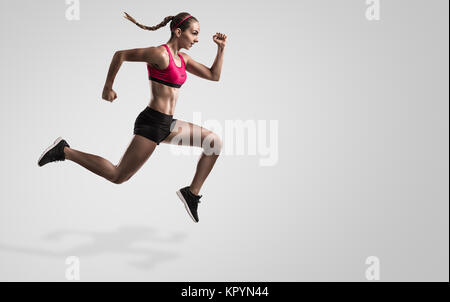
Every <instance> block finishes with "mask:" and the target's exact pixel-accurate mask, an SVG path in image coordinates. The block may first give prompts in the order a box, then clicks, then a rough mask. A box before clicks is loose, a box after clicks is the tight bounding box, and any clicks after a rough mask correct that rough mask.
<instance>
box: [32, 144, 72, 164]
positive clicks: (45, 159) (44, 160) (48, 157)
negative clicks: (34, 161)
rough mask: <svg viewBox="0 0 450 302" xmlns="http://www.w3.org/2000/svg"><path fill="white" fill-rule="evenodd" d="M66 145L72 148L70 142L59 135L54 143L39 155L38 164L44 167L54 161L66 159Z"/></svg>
mask: <svg viewBox="0 0 450 302" xmlns="http://www.w3.org/2000/svg"><path fill="white" fill-rule="evenodd" d="M64 147H69V148H70V146H69V144H68V143H67V142H66V141H65V140H64V139H63V138H62V137H58V138H57V139H56V140H55V142H54V143H53V144H52V145H50V146H49V147H48V148H47V149H45V151H44V152H43V153H42V155H41V157H39V160H38V166H39V167H42V166H43V165H45V164H48V163H51V162H54V161H64V160H65V159H66V157H65V155H64Z"/></svg>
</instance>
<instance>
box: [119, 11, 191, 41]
mask: <svg viewBox="0 0 450 302" xmlns="http://www.w3.org/2000/svg"><path fill="white" fill-rule="evenodd" d="M124 14H125V16H124V18H125V19H128V20H130V21H131V22H133V23H134V24H136V25H137V26H139V27H140V28H142V29H145V30H157V29H159V28H161V27H163V26H166V25H167V23H169V22H170V21H172V22H171V23H170V30H171V32H172V36H173V34H174V30H175V28H173V27H174V26H176V25H177V24H178V23H180V22H181V21H182V20H183V19H184V18H186V17H187V16H189V15H190V14H189V13H187V12H182V13H179V14H178V15H176V16H167V17H165V18H164V20H163V21H162V22H161V23H159V24H158V25H155V26H147V25H143V24H140V23H138V22H137V21H136V19H134V18H133V17H131V16H130V15H129V14H127V13H126V12H124ZM194 22H198V20H197V19H196V18H195V17H194V16H191V17H189V18H187V19H186V20H184V21H183V22H181V23H180V24H179V25H178V26H177V27H176V28H180V29H181V31H182V32H183V31H185V30H186V29H187V28H189V26H190V25H191V24H192V23H194Z"/></svg>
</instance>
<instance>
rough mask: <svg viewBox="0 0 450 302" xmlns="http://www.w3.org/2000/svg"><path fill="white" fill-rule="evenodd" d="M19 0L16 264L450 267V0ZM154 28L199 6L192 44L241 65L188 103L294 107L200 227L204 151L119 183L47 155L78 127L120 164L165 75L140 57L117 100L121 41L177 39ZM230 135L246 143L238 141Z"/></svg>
mask: <svg viewBox="0 0 450 302" xmlns="http://www.w3.org/2000/svg"><path fill="white" fill-rule="evenodd" d="M80 3H81V7H80V8H81V15H80V17H81V20H79V21H67V20H66V19H65V10H66V4H65V1H63V0H59V1H31V0H21V1H1V4H0V8H1V11H2V12H3V14H2V18H1V19H0V22H1V41H2V47H1V56H0V58H1V59H0V60H1V66H2V68H1V69H0V75H1V86H2V89H1V90H0V96H1V108H0V109H1V110H0V115H1V118H0V123H1V127H0V131H1V137H2V141H3V143H2V149H1V155H2V156H1V158H0V165H1V167H2V168H1V176H0V177H1V186H2V189H1V191H0V198H1V202H0V280H2V281H13V280H14V281H33V280H38V281H64V280H65V269H66V265H65V259H66V257H68V256H72V255H73V256H78V257H79V258H80V261H81V280H82V281H94V280H95V281H100V280H103V281H133V280H139V281H366V278H365V270H366V268H367V265H366V264H365V260H366V258H367V257H369V256H377V257H378V258H379V259H380V264H381V271H380V276H381V281H448V280H449V277H448V276H449V275H448V272H449V271H448V267H449V257H448V256H449V245H448V242H449V216H448V215H449V208H448V206H449V204H448V197H449V196H448V181H449V179H448V175H449V174H448V154H449V153H448V151H449V149H448V146H449V145H448V121H449V120H448V109H449V108H448V80H449V79H448V1H446V0H433V1H425V0H421V1H410V0H408V1H406V0H404V1H399V0H396V1H381V20H380V21H372V22H370V21H368V20H367V19H366V18H365V10H366V4H365V1H363V0H358V1H357V0H341V1H334V0H327V1H325V0H322V1H317V0H308V1H287V0H279V1H227V2H226V3H225V2H224V1H189V4H187V2H186V1H178V0H174V1H130V0H128V1H106V0H103V1H99V0H95V1H85V0H81V1H80ZM123 11H127V12H128V13H130V14H131V15H132V16H133V17H135V18H136V19H137V20H138V21H140V22H141V23H143V24H146V25H150V26H151V25H156V24H158V23H159V22H161V21H162V20H163V18H164V17H166V16H168V15H175V14H176V13H178V12H182V11H188V12H190V13H192V14H193V15H194V16H196V17H197V18H198V19H199V21H200V24H201V32H200V37H199V41H200V43H198V44H197V45H196V46H195V47H193V48H192V49H191V50H189V52H188V53H189V54H190V55H191V56H192V57H193V58H195V60H197V61H199V62H201V63H203V64H205V65H207V66H211V64H212V63H213V61H214V58H215V54H216V45H215V44H214V43H213V41H212V36H213V35H214V34H215V33H216V32H223V33H225V34H227V35H228V44H227V48H226V51H225V58H224V65H223V69H222V76H221V80H220V81H219V82H210V81H205V80H203V79H200V78H198V77H195V76H194V75H192V74H188V80H187V82H186V84H185V85H184V86H183V88H182V89H181V91H180V97H179V100H178V104H177V108H176V111H175V117H176V118H179V119H184V120H187V121H192V113H193V112H194V111H199V112H201V113H202V118H203V119H204V120H206V119H215V120H218V121H220V122H221V123H222V124H223V123H224V121H225V120H238V119H241V120H271V119H274V120H279V136H278V147H279V160H278V163H277V164H276V165H275V166H271V167H262V166H260V165H259V159H260V156H255V155H252V156H250V155H244V156H242V155H241V156H237V155H228V156H227V155H224V156H222V157H220V158H219V159H218V161H217V164H216V166H215V167H214V169H213V171H212V172H211V174H210V176H209V178H208V179H207V180H206V182H205V185H204V186H203V188H202V191H201V194H203V196H204V197H203V198H202V199H203V200H204V201H203V203H202V204H200V209H199V215H200V223H199V224H194V223H193V222H192V221H191V219H190V218H189V217H188V216H187V214H186V212H185V209H184V207H183V206H182V204H181V203H180V201H179V200H178V199H177V197H176V195H175V191H176V190H177V189H179V188H180V187H182V186H184V185H188V184H189V183H190V181H191V179H192V177H193V175H194V170H195V166H196V163H197V160H198V155H190V156H174V155H173V154H171V152H170V146H169V145H160V146H159V147H158V148H157V149H156V151H155V152H154V153H153V155H152V157H151V158H150V159H149V160H148V162H147V163H146V164H145V165H144V167H143V168H142V169H141V170H139V171H138V172H137V174H136V175H135V176H134V177H133V178H131V179H130V180H129V181H128V182H126V183H124V184H121V185H116V184H113V183H110V182H108V181H106V180H105V179H103V178H101V177H99V176H97V175H95V174H92V173H91V172H89V171H88V170H85V169H84V168H82V167H80V166H78V165H77V164H75V163H73V162H69V161H66V162H60V163H54V164H49V165H47V166H45V167H43V168H38V166H37V164H36V161H37V159H38V157H39V155H40V154H41V152H42V151H43V150H44V149H45V148H46V147H47V146H48V145H49V144H50V143H52V142H53V140H54V139H55V138H56V137H58V136H63V137H64V138H66V139H67V140H68V142H69V143H70V144H71V146H72V147H74V148H76V149H78V150H81V151H85V152H89V153H93V154H97V155H101V156H103V157H105V158H107V159H109V160H110V161H111V162H113V163H117V162H118V161H119V160H120V158H121V156H122V154H123V152H124V151H125V149H126V147H127V146H128V143H129V142H130V140H131V138H132V128H133V123H134V120H135V118H136V116H137V114H138V113H139V112H140V111H141V110H142V109H143V108H144V107H145V106H146V105H147V103H148V100H149V97H150V90H149V84H148V79H147V71H146V66H145V64H144V63H130V62H125V63H124V64H123V65H122V68H121V69H120V71H119V73H118V75H117V78H116V81H115V83H114V89H115V90H116V92H117V94H118V99H117V100H116V101H115V102H114V103H112V104H111V103H109V102H106V101H103V100H101V92H102V88H103V84H104V81H105V78H106V73H107V71H108V67H109V64H110V61H111V58H112V55H113V53H114V51H116V50H120V49H130V48H135V47H147V46H152V45H153V46H155V45H160V44H162V43H165V42H167V41H168V38H169V29H168V27H165V28H162V29H160V30H158V31H156V32H149V31H145V30H142V29H140V28H138V27H136V26H135V25H133V24H132V23H131V22H129V21H127V20H125V19H123V18H122V16H121V15H122V12H123ZM224 144H226V142H224Z"/></svg>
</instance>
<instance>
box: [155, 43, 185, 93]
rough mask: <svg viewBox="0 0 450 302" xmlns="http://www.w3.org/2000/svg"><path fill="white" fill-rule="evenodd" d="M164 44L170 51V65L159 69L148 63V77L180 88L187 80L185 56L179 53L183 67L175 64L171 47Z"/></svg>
mask: <svg viewBox="0 0 450 302" xmlns="http://www.w3.org/2000/svg"><path fill="white" fill-rule="evenodd" d="M163 46H164V47H165V48H166V49H167V52H168V53H169V66H167V68H166V69H157V68H153V67H151V66H150V64H148V63H147V70H148V78H149V80H152V81H155V82H159V83H162V84H164V85H167V86H170V87H176V88H180V87H181V85H183V83H184V82H186V77H187V75H186V70H185V66H184V59H183V56H181V55H180V53H178V56H179V57H180V58H181V67H178V66H176V65H175V61H174V60H173V57H172V54H171V53H170V50H169V47H168V46H167V45H166V44H163Z"/></svg>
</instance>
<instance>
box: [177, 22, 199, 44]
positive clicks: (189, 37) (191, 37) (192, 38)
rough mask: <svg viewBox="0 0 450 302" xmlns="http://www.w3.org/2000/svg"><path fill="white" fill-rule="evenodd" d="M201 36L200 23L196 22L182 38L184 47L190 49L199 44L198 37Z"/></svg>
mask: <svg viewBox="0 0 450 302" xmlns="http://www.w3.org/2000/svg"><path fill="white" fill-rule="evenodd" d="M199 34H200V24H199V23H198V22H194V23H192V24H191V26H190V27H189V28H188V29H186V30H185V31H184V32H183V33H182V35H181V36H180V38H181V39H182V41H183V46H184V48H186V49H190V48H191V47H192V46H193V45H194V43H198V36H199Z"/></svg>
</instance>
